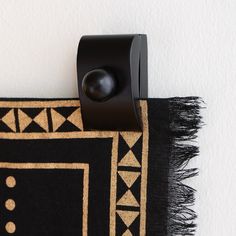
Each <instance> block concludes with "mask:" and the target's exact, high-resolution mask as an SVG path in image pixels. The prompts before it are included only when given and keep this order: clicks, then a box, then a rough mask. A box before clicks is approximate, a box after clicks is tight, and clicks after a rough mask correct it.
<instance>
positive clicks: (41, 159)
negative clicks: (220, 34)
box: [0, 97, 201, 236]
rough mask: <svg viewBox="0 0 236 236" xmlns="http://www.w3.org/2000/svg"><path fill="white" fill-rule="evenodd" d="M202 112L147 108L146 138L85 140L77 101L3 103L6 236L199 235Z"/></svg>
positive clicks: (154, 104)
mask: <svg viewBox="0 0 236 236" xmlns="http://www.w3.org/2000/svg"><path fill="white" fill-rule="evenodd" d="M199 104H200V101H199V99H198V98H195V97H188V98H172V99H148V100H143V101H141V102H140V106H141V114H142V123H143V131H142V132H112V131H83V123H82V119H81V111H80V102H79V100H71V99H69V100H25V99H24V100H23V99H22V100H19V99H15V100H12V99H11V100H7V99H5V100H1V101H0V150H1V152H0V153H1V154H0V235H2V236H4V235H9V233H10V234H11V235H16V236H52V235H56V236H80V235H82V236H90V235H91V236H107V235H111V236H115V235H118V236H119V235H123V236H131V235H134V236H138V235H141V236H144V235H148V236H155V235H157V236H159V235H160V236H165V235H193V234H194V230H195V224H194V219H195V217H196V215H195V213H194V212H193V210H191V209H189V206H190V205H191V204H192V203H193V201H194V189H192V188H191V187H188V186H186V185H184V184H183V183H182V181H183V180H184V179H186V178H189V177H192V176H194V175H195V174H196V173H197V170H196V169H188V168H187V167H186V164H187V163H188V161H189V160H190V159H191V158H193V157H194V156H196V155H197V154H198V148H197V147H195V146H193V145H192V144H191V143H189V142H190V141H191V140H193V139H194V138H196V132H197V130H198V129H199V127H200V125H201V121H200V119H201V117H200V115H199V108H200V107H199ZM186 141H187V142H186Z"/></svg>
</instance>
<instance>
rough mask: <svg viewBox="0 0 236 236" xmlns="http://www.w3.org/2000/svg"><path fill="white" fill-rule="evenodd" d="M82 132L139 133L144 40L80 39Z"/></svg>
mask: <svg viewBox="0 0 236 236" xmlns="http://www.w3.org/2000/svg"><path fill="white" fill-rule="evenodd" d="M77 71H78V87H79V95H80V102H81V111H82V119H83V124H84V129H85V130H112V131H114V130H116V131H117V130H119V131H125V130H126V131H138V130H141V129H142V124H141V119H140V114H139V110H140V109H139V102H138V100H139V99H142V98H147V96H148V83H147V37H146V35H143V34H135V35H101V36H95V35H94V36H83V37H82V38H81V40H80V43H79V47H78V57H77Z"/></svg>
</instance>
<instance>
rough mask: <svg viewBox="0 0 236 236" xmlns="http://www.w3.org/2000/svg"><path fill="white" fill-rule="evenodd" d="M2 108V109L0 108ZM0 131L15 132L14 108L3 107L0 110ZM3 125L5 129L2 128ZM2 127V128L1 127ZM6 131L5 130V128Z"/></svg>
mask: <svg viewBox="0 0 236 236" xmlns="http://www.w3.org/2000/svg"><path fill="white" fill-rule="evenodd" d="M1 110H2V109H1ZM0 114H1V117H0V123H1V124H0V131H3V132H16V120H15V113H14V109H7V110H6V109H4V111H3V110H2V111H1V112H0ZM4 127H5V130H4ZM1 128H2V129H1ZM6 129H7V130H8V131H7V130H6Z"/></svg>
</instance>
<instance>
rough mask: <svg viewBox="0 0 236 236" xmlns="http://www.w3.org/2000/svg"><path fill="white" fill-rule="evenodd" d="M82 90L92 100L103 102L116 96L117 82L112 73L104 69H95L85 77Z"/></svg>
mask: <svg viewBox="0 0 236 236" xmlns="http://www.w3.org/2000/svg"><path fill="white" fill-rule="evenodd" d="M82 89H83V91H84V93H85V94H86V96H87V97H89V98H90V99H91V100H93V101H97V102H103V101H106V100H108V99H109V98H111V97H112V96H113V95H114V94H115V92H116V89H117V82H116V79H115V78H114V76H113V75H112V74H111V73H110V72H108V71H106V70H104V69H95V70H91V71H89V72H88V73H87V74H85V76H84V77H83V81H82Z"/></svg>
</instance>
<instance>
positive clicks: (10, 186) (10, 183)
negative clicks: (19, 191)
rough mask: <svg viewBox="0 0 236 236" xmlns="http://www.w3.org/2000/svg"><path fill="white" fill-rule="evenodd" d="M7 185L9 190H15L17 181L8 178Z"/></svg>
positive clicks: (10, 177)
mask: <svg viewBox="0 0 236 236" xmlns="http://www.w3.org/2000/svg"><path fill="white" fill-rule="evenodd" d="M6 185H7V187H8V188H14V187H15V186H16V179H15V178H14V177H13V176H8V177H7V179H6Z"/></svg>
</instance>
